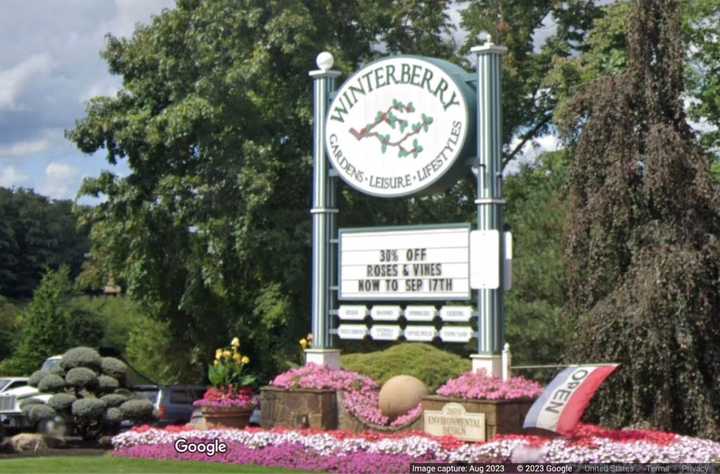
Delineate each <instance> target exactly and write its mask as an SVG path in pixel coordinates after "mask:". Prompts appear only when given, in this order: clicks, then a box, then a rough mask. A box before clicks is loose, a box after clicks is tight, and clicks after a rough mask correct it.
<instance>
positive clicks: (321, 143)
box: [305, 52, 340, 368]
mask: <svg viewBox="0 0 720 474" xmlns="http://www.w3.org/2000/svg"><path fill="white" fill-rule="evenodd" d="M316 62H317V65H318V67H319V68H320V69H319V70H315V71H311V72H310V77H312V78H313V85H314V93H313V207H312V209H311V211H310V213H311V214H312V220H313V221H312V222H313V239H312V258H313V263H312V317H311V319H312V334H313V347H312V348H311V349H307V350H306V351H305V356H306V363H316V364H319V365H326V366H330V367H335V368H338V367H340V351H338V350H336V349H333V347H332V346H333V344H332V339H331V335H330V322H331V319H330V310H331V302H332V301H333V298H332V295H331V288H330V282H331V280H332V277H331V275H332V267H331V265H332V264H333V261H334V259H333V258H332V252H333V248H332V245H331V242H330V239H331V236H332V235H333V234H334V233H335V232H334V225H335V219H334V214H336V213H337V209H335V208H334V205H335V202H334V201H335V192H334V189H333V187H334V186H335V182H334V179H333V178H331V177H330V176H329V170H328V162H327V156H326V153H327V152H326V150H325V117H326V115H327V107H328V104H329V102H330V100H329V99H330V94H331V93H332V92H333V91H334V90H335V78H336V77H338V76H339V75H340V72H339V71H332V70H331V69H330V68H332V66H333V57H332V55H331V54H330V53H327V52H323V53H320V54H319V55H318V57H317V61H316Z"/></svg>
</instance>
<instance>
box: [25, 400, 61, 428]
mask: <svg viewBox="0 0 720 474" xmlns="http://www.w3.org/2000/svg"><path fill="white" fill-rule="evenodd" d="M54 416H55V410H53V409H52V408H51V407H49V406H47V405H45V404H37V405H32V406H31V407H30V410H29V411H28V418H29V419H30V422H31V423H37V422H39V421H44V420H49V419H51V418H53V417H54Z"/></svg>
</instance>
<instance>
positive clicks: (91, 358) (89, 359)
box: [60, 347, 102, 371]
mask: <svg viewBox="0 0 720 474" xmlns="http://www.w3.org/2000/svg"><path fill="white" fill-rule="evenodd" d="M101 364H102V357H100V354H98V352H97V351H96V350H95V349H92V348H90V347H75V348H73V349H70V350H69V351H67V352H66V353H65V354H63V356H62V360H61V361H60V365H61V366H62V368H64V369H65V370H70V369H73V368H75V367H87V368H90V369H93V370H95V371H99V370H100V366H101Z"/></svg>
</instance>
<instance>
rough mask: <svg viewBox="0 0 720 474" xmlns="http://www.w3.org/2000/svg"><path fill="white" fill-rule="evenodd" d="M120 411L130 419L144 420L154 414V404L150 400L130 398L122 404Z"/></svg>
mask: <svg viewBox="0 0 720 474" xmlns="http://www.w3.org/2000/svg"><path fill="white" fill-rule="evenodd" d="M120 411H121V412H122V414H123V416H124V417H125V418H128V419H130V420H144V419H147V418H151V417H152V416H153V404H152V403H151V402H150V400H145V399H142V400H128V401H127V402H125V403H123V404H122V405H120Z"/></svg>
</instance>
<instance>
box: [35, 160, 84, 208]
mask: <svg viewBox="0 0 720 474" xmlns="http://www.w3.org/2000/svg"><path fill="white" fill-rule="evenodd" d="M79 181H80V173H79V171H78V169H77V168H75V167H74V166H70V165H68V164H66V163H58V162H56V161H53V162H51V163H50V164H49V165H47V168H45V181H44V182H43V184H42V185H41V186H40V194H44V195H45V196H49V197H51V198H53V199H72V198H74V197H75V193H76V191H77V188H78V183H79Z"/></svg>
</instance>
